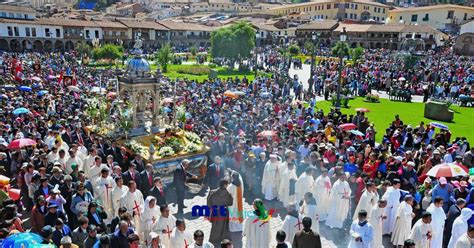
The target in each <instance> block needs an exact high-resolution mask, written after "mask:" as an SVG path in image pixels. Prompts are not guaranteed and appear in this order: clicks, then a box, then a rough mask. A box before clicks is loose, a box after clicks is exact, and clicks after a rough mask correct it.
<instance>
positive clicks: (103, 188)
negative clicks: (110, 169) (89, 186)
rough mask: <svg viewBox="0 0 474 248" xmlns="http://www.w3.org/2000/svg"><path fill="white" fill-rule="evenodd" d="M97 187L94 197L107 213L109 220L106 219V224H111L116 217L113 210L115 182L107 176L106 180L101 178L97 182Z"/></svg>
mask: <svg viewBox="0 0 474 248" xmlns="http://www.w3.org/2000/svg"><path fill="white" fill-rule="evenodd" d="M95 185H96V186H95V188H94V196H95V198H96V199H98V200H99V201H100V203H101V204H102V206H103V207H104V211H105V213H107V219H105V220H104V222H105V223H106V224H109V223H110V221H111V220H112V219H113V218H114V217H115V215H114V211H113V209H112V190H113V188H114V187H115V181H114V179H112V177H110V176H107V177H106V178H103V177H99V178H98V179H97V180H96V182H95Z"/></svg>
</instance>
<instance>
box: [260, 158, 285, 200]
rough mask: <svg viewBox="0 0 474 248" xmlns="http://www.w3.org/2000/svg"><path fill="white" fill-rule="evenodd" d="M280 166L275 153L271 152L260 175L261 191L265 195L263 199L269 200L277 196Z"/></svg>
mask: <svg viewBox="0 0 474 248" xmlns="http://www.w3.org/2000/svg"><path fill="white" fill-rule="evenodd" d="M280 167H281V162H280V161H278V157H277V155H275V154H271V155H270V160H268V162H267V164H266V165H265V168H264V171H263V177H262V193H263V194H264V195H265V200H269V201H271V200H273V199H275V197H277V196H278V186H279V178H280V177H281V172H280Z"/></svg>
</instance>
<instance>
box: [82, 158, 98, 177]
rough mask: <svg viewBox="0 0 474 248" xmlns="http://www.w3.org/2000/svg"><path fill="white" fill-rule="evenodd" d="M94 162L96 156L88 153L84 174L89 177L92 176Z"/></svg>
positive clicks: (84, 164) (83, 167) (83, 168)
mask: <svg viewBox="0 0 474 248" xmlns="http://www.w3.org/2000/svg"><path fill="white" fill-rule="evenodd" d="M94 163H95V156H90V155H88V156H87V157H86V158H85V159H84V163H83V166H82V170H83V171H84V174H85V175H86V176H87V178H91V168H92V166H93V165H94ZM79 169H81V168H79Z"/></svg>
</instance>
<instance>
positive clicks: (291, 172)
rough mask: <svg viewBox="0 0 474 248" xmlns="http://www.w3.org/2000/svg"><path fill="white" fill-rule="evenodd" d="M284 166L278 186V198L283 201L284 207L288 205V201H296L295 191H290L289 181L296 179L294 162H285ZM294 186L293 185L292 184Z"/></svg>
mask: <svg viewBox="0 0 474 248" xmlns="http://www.w3.org/2000/svg"><path fill="white" fill-rule="evenodd" d="M287 166H288V168H286V169H285V170H284V172H283V174H282V175H281V180H280V188H279V190H278V199H279V200H280V201H281V202H282V203H283V206H284V207H287V206H288V205H290V203H296V200H295V194H294V193H295V192H290V187H291V186H290V184H291V181H293V182H294V183H296V180H297V179H298V178H297V176H296V170H295V164H293V163H287ZM293 187H294V186H293Z"/></svg>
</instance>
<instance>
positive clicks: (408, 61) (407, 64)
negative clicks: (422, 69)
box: [403, 55, 418, 69]
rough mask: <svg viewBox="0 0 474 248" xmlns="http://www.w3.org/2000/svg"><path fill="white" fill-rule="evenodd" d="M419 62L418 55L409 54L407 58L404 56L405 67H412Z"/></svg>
mask: <svg viewBox="0 0 474 248" xmlns="http://www.w3.org/2000/svg"><path fill="white" fill-rule="evenodd" d="M416 62H418V57H416V56H413V55H407V56H405V58H403V63H404V64H405V69H410V68H413V67H414V66H415V64H416Z"/></svg>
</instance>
